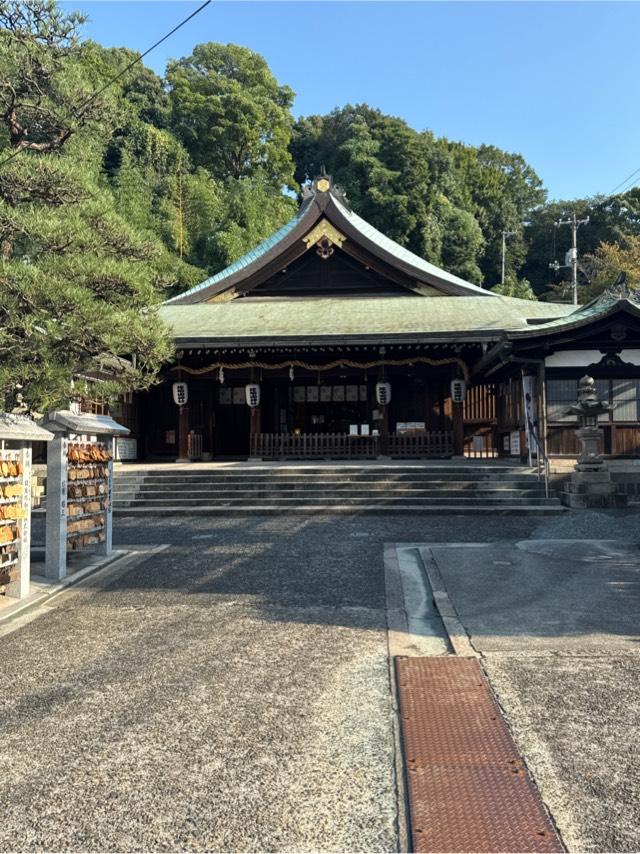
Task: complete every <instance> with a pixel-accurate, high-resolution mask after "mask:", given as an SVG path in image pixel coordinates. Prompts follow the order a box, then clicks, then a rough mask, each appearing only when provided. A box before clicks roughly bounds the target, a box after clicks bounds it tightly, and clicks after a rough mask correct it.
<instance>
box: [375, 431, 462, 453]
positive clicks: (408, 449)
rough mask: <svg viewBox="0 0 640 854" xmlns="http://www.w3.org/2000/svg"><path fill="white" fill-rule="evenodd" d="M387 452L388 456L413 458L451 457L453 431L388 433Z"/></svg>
mask: <svg viewBox="0 0 640 854" xmlns="http://www.w3.org/2000/svg"><path fill="white" fill-rule="evenodd" d="M387 453H388V455H389V456H390V457H404V458H407V457H413V458H415V459H422V458H426V457H451V456H453V433H452V432H451V431H450V430H437V431H432V432H430V433H416V434H415V435H404V434H402V433H389V438H388V449H387Z"/></svg>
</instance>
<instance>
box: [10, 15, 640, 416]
mask: <svg viewBox="0 0 640 854" xmlns="http://www.w3.org/2000/svg"><path fill="white" fill-rule="evenodd" d="M83 23H84V21H83V18H82V16H81V15H79V14H75V13H71V14H70V13H68V12H66V11H64V10H62V9H60V8H59V7H57V6H56V4H55V3H54V2H53V0H26V2H15V0H0V259H1V266H0V391H1V392H3V393H5V394H8V395H9V396H10V397H12V398H13V399H12V401H11V402H12V403H14V404H15V402H16V399H18V400H21V399H24V402H25V405H27V406H30V407H33V406H36V405H37V406H40V407H43V406H45V405H48V404H50V403H52V402H55V401H57V400H59V399H61V398H64V396H65V395H67V396H68V394H69V388H70V384H72V383H73V382H74V379H73V378H74V377H76V379H77V377H78V375H82V374H83V373H87V372H93V373H95V371H97V370H100V369H104V370H105V371H107V372H108V373H109V374H110V376H111V377H112V379H111V381H110V385H109V386H108V388H109V390H110V392H113V393H116V392H118V391H119V390H122V389H125V388H127V389H128V388H140V387H144V386H145V385H148V384H149V383H151V382H153V378H154V376H155V374H156V371H157V368H158V366H159V365H160V364H161V363H162V361H163V360H165V359H166V358H167V355H168V353H169V352H170V345H169V343H168V339H167V336H166V334H165V333H164V331H163V329H162V328H161V326H160V324H159V322H158V321H157V319H156V318H155V316H154V314H153V311H152V310H150V309H151V307H152V306H153V305H154V304H157V303H158V302H159V301H161V300H162V299H164V298H166V297H167V296H169V295H172V294H175V293H178V292H180V291H182V290H184V289H186V288H187V287H189V286H191V285H193V284H195V283H197V282H198V281H201V280H202V279H204V278H205V277H206V276H207V275H210V274H212V273H214V272H216V271H218V270H219V269H221V268H222V267H224V266H225V265H226V264H228V263H230V262H231V261H233V260H234V259H235V258H237V257H238V256H239V255H241V254H242V253H244V252H245V251H247V250H248V249H249V248H251V247H252V246H254V245H255V244H256V243H257V242H258V241H259V240H261V239H263V238H265V237H267V236H268V235H269V234H270V233H272V232H273V231H274V230H275V229H276V228H278V227H279V226H280V225H282V224H283V223H284V222H285V221H286V220H287V219H289V218H290V217H291V216H292V214H293V213H294V211H295V210H296V207H297V195H298V194H299V192H300V188H301V185H302V184H303V183H304V182H305V181H306V180H308V179H309V178H311V177H314V176H315V175H317V174H318V173H319V172H320V170H321V169H323V168H325V169H326V170H327V171H328V172H329V173H331V174H332V175H333V177H334V180H336V181H337V182H338V183H339V184H340V185H341V186H342V187H343V188H344V190H345V191H346V193H347V197H348V199H349V201H350V204H351V205H352V207H353V209H354V210H355V211H356V212H358V213H359V214H361V215H362V216H363V217H365V218H366V219H367V220H369V221H370V222H371V223H372V224H374V225H375V226H377V227H378V228H379V229H381V230H382V231H384V232H386V233H387V234H389V235H390V236H391V237H393V238H394V239H395V240H397V241H398V242H399V243H401V244H402V245H404V246H407V247H408V248H410V249H411V250H413V251H414V252H416V253H418V254H419V255H422V256H423V257H425V258H427V259H428V260H430V261H432V262H433V263H435V264H438V265H440V266H443V267H445V268H446V269H448V270H450V271H452V272H454V273H456V274H458V275H460V276H462V277H464V278H466V279H468V280H469V281H472V282H475V283H477V284H481V285H483V286H485V287H488V288H497V289H498V290H499V291H501V292H503V293H507V294H510V295H515V296H522V297H526V298H536V297H539V298H547V299H548V298H551V299H562V298H563V297H564V298H566V285H564V284H563V280H564V279H566V278H568V276H567V275H566V273H567V271H566V270H563V269H561V270H560V271H559V272H558V273H555V274H554V272H553V271H552V270H550V268H549V263H550V262H551V261H553V260H555V259H558V260H560V261H561V263H562V261H563V259H564V254H565V252H566V250H567V249H568V247H569V239H570V232H569V229H567V228H564V229H557V228H555V227H554V224H553V223H554V221H555V220H557V219H558V218H559V217H566V216H567V215H570V214H571V213H573V211H576V212H577V213H578V214H579V215H580V216H584V215H587V214H588V215H589V216H590V218H591V221H590V223H589V226H588V227H585V228H583V229H581V232H580V242H581V253H584V254H583V256H582V257H581V270H580V274H581V292H582V293H581V297H582V298H587V297H589V296H591V295H593V294H594V293H597V292H598V291H599V290H602V288H603V287H605V286H606V285H607V283H609V282H610V281H612V279H613V278H615V276H616V275H617V273H618V272H619V271H620V270H625V271H626V272H627V274H628V277H629V281H630V282H631V283H632V284H633V285H635V284H636V282H637V281H638V280H639V279H640V190H631V191H629V192H627V193H625V194H624V195H619V196H615V197H613V198H608V199H600V198H594V199H583V200H578V201H571V202H553V203H549V202H548V201H547V193H546V191H545V189H544V185H543V182H542V180H541V178H540V177H539V176H538V175H537V174H536V172H535V170H534V169H533V168H532V167H531V166H530V165H529V164H528V163H527V162H526V161H525V160H524V159H523V158H522V157H521V156H520V155H519V154H513V153H510V152H506V151H503V150H501V149H499V148H497V147H495V146H493V145H488V144H487V145H482V146H479V147H473V146H469V145H465V144H463V143H460V142H453V141H450V140H448V139H444V138H437V137H435V136H434V135H433V134H432V133H431V132H430V131H428V130H423V131H417V130H414V129H412V128H411V127H409V126H408V125H407V124H406V123H405V122H404V121H403V120H402V119H400V118H396V117H393V116H388V115H385V114H383V113H381V112H380V111H379V110H377V109H375V108H373V107H370V106H368V105H366V104H359V105H355V106H350V105H348V106H345V107H342V108H337V109H335V110H333V111H332V112H331V113H329V114H327V115H324V116H308V117H303V118H298V119H295V118H294V116H293V113H292V104H293V98H294V93H293V91H292V90H291V89H290V88H289V87H288V86H286V85H282V84H280V83H279V82H278V81H277V80H276V79H275V77H274V75H273V73H272V72H271V70H270V69H269V67H268V65H267V63H266V62H265V60H264V59H263V58H262V57H260V56H259V55H257V54H255V53H253V52H252V51H250V50H249V49H247V48H245V47H240V46H236V45H221V44H215V43H206V44H199V45H196V46H195V47H194V49H193V52H192V54H191V55H190V56H187V57H184V58H182V59H179V60H177V61H173V62H171V63H170V64H169V66H168V67H167V69H166V74H165V76H164V78H161V77H159V76H158V75H157V74H155V73H154V72H153V71H151V70H150V69H149V68H147V67H145V66H144V65H143V64H142V63H140V62H136V60H137V59H138V57H137V55H136V54H135V53H133V52H132V51H130V50H128V49H126V48H119V49H106V48H104V47H102V46H100V45H99V44H96V43H95V42H92V41H90V40H87V39H83V38H82V25H83ZM114 77H115V78H117V79H116V80H115V81H114ZM107 84H108V85H107ZM503 231H508V232H511V234H510V235H509V237H508V251H507V255H506V261H507V264H506V269H507V277H506V282H505V284H504V285H502V286H501V285H499V284H498V283H499V282H500V274H501V245H502V233H503ZM131 353H133V354H135V356H136V358H135V360H134V361H133V363H132V362H131V361H130V360H127V361H124V360H122V359H120V356H121V355H122V354H131ZM96 354H99V356H97V355H96ZM106 388H107V386H105V389H106ZM105 393H106V391H105Z"/></svg>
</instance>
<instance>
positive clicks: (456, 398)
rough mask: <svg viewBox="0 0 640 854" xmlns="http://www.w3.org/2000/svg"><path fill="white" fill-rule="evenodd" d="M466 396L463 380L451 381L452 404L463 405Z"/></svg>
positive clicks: (465, 385)
mask: <svg viewBox="0 0 640 854" xmlns="http://www.w3.org/2000/svg"><path fill="white" fill-rule="evenodd" d="M466 396H467V384H466V382H465V381H464V380H451V400H452V401H453V402H454V403H464V399H465V397H466Z"/></svg>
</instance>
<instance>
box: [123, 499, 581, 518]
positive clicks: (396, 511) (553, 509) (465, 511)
mask: <svg viewBox="0 0 640 854" xmlns="http://www.w3.org/2000/svg"><path fill="white" fill-rule="evenodd" d="M567 512H569V511H568V510H567V508H566V507H563V506H562V505H561V504H559V503H557V504H554V505H531V504H522V505H518V506H513V505H510V504H505V505H504V506H501V507H495V506H487V505H484V504H480V505H475V506H471V507H462V506H460V505H453V506H443V505H438V504H432V505H429V506H424V505H413V504H405V505H403V506H395V505H386V506H385V505H379V504H378V505H368V504H363V505H361V506H358V507H354V506H353V505H346V506H345V505H340V504H334V505H326V504H315V505H311V504H310V505H304V506H301V505H299V504H298V505H294V506H293V507H263V506H261V505H258V506H253V505H246V506H244V507H224V506H213V505H208V506H202V507H181V508H179V507H115V508H114V514H115V515H116V516H140V517H145V516H190V517H192V518H198V517H207V516H225V517H229V516H238V517H242V516H282V515H287V516H296V515H300V516H301V515H309V516H319V515H322V514H326V515H328V516H340V515H345V516H366V515H389V516H390V515H402V516H408V515H412V514H413V515H424V516H452V515H453V516H455V515H464V516H468V515H478V516H486V515H488V514H491V515H492V516H558V515H560V514H562V513H567Z"/></svg>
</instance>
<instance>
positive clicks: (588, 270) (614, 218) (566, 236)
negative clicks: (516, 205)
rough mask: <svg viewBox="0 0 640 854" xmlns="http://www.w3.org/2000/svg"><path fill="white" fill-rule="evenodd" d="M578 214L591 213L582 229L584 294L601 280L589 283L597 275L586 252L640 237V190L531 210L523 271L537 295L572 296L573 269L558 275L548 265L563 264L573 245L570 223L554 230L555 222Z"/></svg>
mask: <svg viewBox="0 0 640 854" xmlns="http://www.w3.org/2000/svg"><path fill="white" fill-rule="evenodd" d="M574 213H575V214H576V216H577V218H578V219H585V218H586V217H589V222H588V224H587V225H583V226H581V227H580V229H579V231H578V249H579V256H580V274H579V285H580V288H581V289H582V288H584V293H585V294H590V293H593V292H594V289H597V288H598V287H599V284H598V282H600V283H602V279H601V278H597V281H595V280H594V283H593V287H589V279H590V278H591V276H592V275H595V274H594V273H593V270H592V263H591V262H589V261H588V260H587V256H594V255H595V254H596V253H597V252H598V247H599V246H600V245H601V244H621V243H624V241H625V240H626V238H627V237H632V236H637V235H640V189H638V188H635V189H632V190H629V191H628V192H627V193H623V194H621V195H618V196H613V197H609V198H602V197H598V196H596V197H594V198H592V199H577V200H575V201H573V202H551V203H549V204H547V205H544V206H543V207H540V208H537V209H535V210H534V211H532V213H531V215H530V217H529V221H530V222H529V225H528V227H527V228H526V229H525V232H526V237H527V255H526V258H525V260H524V263H523V265H522V268H521V269H522V273H523V275H524V276H526V277H527V278H528V279H529V280H530V281H531V282H532V285H533V287H534V290H535V291H536V292H537V293H543V292H544V291H547V292H548V294H549V295H550V296H551V298H554V299H555V298H558V296H560V297H563V298H565V299H568V298H569V297H570V288H569V284H568V283H569V280H570V278H571V272H570V270H569V269H567V268H561V269H560V270H559V271H558V272H557V273H554V271H553V270H552V269H550V267H549V264H550V263H552V262H553V261H558V262H559V263H560V264H564V262H565V255H566V253H567V251H568V249H569V248H570V247H571V229H570V227H569V226H567V225H564V226H560V227H559V228H556V227H555V225H554V223H556V222H558V221H560V220H567V219H570V218H571V217H572V216H573V214H574ZM618 272H619V271H618ZM614 278H615V276H614ZM603 286H604V285H603Z"/></svg>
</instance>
